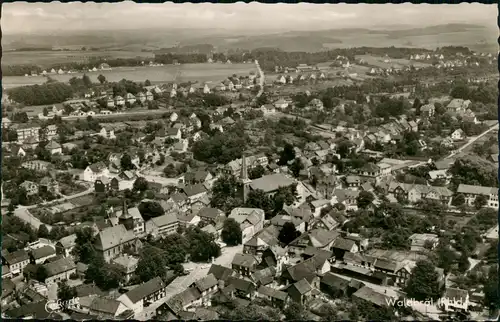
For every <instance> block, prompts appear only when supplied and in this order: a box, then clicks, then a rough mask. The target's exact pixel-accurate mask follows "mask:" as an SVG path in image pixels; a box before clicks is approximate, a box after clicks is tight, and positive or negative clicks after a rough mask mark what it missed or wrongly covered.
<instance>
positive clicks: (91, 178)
mask: <svg viewBox="0 0 500 322" xmlns="http://www.w3.org/2000/svg"><path fill="white" fill-rule="evenodd" d="M99 177H109V169H108V167H107V166H106V165H105V164H104V163H103V162H97V163H94V164H91V165H89V166H88V167H87V168H86V169H85V170H84V171H83V181H87V182H95V181H96V180H97V179H98V178H99Z"/></svg>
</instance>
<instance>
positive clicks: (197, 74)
mask: <svg viewBox="0 0 500 322" xmlns="http://www.w3.org/2000/svg"><path fill="white" fill-rule="evenodd" d="M251 71H256V67H255V65H254V64H208V63H205V64H184V65H178V66H174V65H165V66H154V67H149V66H146V67H120V68H114V69H112V70H103V71H97V72H89V73H87V75H88V76H89V77H90V79H91V80H92V81H93V82H96V83H97V82H98V80H97V76H99V74H102V75H104V76H105V77H106V79H107V80H108V81H110V82H117V81H120V80H122V79H127V80H131V81H135V82H144V81H145V80H147V79H149V80H150V81H151V83H153V84H161V83H166V82H172V81H174V80H175V77H176V75H177V80H176V81H177V82H179V83H181V82H188V81H191V82H197V81H199V82H217V81H223V80H224V79H225V78H227V77H228V76H231V75H233V74H237V75H243V76H246V75H248V74H249V73H250V72H251ZM178 73H179V74H178ZM82 75H83V73H75V74H63V75H51V76H50V77H52V78H53V79H55V80H58V81H61V82H68V81H69V79H70V78H72V77H82ZM46 80H47V79H46V78H45V77H43V76H33V77H32V76H28V77H26V76H6V77H4V78H3V84H2V86H3V87H4V88H12V87H18V86H26V85H35V84H43V83H45V81H46Z"/></svg>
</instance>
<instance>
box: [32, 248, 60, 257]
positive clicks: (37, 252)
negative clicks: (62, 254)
mask: <svg viewBox="0 0 500 322" xmlns="http://www.w3.org/2000/svg"><path fill="white" fill-rule="evenodd" d="M55 254H56V250H55V249H54V248H52V247H51V246H48V245H46V246H43V247H40V248H37V249H34V250H33V251H32V252H31V255H32V256H33V258H34V259H40V258H44V257H47V256H50V255H55Z"/></svg>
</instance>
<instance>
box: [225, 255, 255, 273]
mask: <svg viewBox="0 0 500 322" xmlns="http://www.w3.org/2000/svg"><path fill="white" fill-rule="evenodd" d="M258 264H259V262H258V260H257V258H256V257H255V256H253V255H251V254H241V253H236V254H235V255H234V258H233V261H232V262H231V268H232V269H233V270H234V271H235V272H237V273H239V274H240V275H242V276H250V275H251V274H252V273H253V272H255V271H256V268H257V265H258Z"/></svg>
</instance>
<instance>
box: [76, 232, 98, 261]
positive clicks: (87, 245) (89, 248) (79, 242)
mask: <svg viewBox="0 0 500 322" xmlns="http://www.w3.org/2000/svg"><path fill="white" fill-rule="evenodd" d="M75 234H76V240H75V247H74V248H73V252H72V253H73V255H75V257H76V258H77V259H78V261H80V262H82V263H85V264H88V263H90V262H91V261H92V260H93V259H94V257H95V256H96V253H95V251H94V240H95V239H94V234H93V231H92V228H90V227H85V228H83V229H78V230H77V231H76V233H75Z"/></svg>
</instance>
